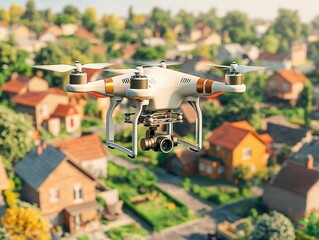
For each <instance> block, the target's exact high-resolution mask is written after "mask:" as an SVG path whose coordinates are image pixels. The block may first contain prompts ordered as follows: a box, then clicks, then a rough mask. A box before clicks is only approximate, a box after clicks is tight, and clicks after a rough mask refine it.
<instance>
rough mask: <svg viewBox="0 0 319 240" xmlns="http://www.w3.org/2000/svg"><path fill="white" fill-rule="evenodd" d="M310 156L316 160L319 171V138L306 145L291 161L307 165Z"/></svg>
mask: <svg viewBox="0 0 319 240" xmlns="http://www.w3.org/2000/svg"><path fill="white" fill-rule="evenodd" d="M308 154H311V155H312V156H313V158H314V166H315V167H316V168H317V169H319V138H315V139H313V140H312V141H311V142H309V143H305V144H304V145H303V146H302V147H301V148H300V150H299V151H298V152H296V153H294V154H292V156H290V159H291V160H293V161H297V162H300V163H303V164H305V163H306V162H307V159H308Z"/></svg>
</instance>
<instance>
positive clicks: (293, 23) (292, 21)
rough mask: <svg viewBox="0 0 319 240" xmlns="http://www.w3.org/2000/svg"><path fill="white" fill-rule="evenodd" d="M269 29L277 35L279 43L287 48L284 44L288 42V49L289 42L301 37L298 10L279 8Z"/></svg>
mask: <svg viewBox="0 0 319 240" xmlns="http://www.w3.org/2000/svg"><path fill="white" fill-rule="evenodd" d="M271 30H273V32H274V34H276V35H277V36H279V39H280V43H281V44H280V45H282V46H284V48H287V47H286V46H285V45H286V44H288V50H289V47H290V46H291V44H292V43H293V42H294V41H295V40H298V39H300V37H301V30H302V24H301V21H300V17H299V14H298V11H297V10H296V11H294V10H290V9H279V10H278V16H277V18H276V19H275V21H274V23H273V25H272V26H271Z"/></svg>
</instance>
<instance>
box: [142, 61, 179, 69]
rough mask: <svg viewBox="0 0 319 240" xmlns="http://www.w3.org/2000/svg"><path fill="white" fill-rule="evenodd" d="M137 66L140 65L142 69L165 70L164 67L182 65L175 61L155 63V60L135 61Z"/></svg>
mask: <svg viewBox="0 0 319 240" xmlns="http://www.w3.org/2000/svg"><path fill="white" fill-rule="evenodd" d="M137 63H138V64H141V65H142V66H143V67H164V68H166V66H177V65H180V64H182V63H181V62H177V61H160V62H158V61H156V60H152V61H137Z"/></svg>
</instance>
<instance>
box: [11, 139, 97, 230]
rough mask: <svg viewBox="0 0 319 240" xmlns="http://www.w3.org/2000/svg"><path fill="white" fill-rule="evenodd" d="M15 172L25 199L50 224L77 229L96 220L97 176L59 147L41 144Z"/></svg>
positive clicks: (21, 162) (18, 165) (19, 164)
mask: <svg viewBox="0 0 319 240" xmlns="http://www.w3.org/2000/svg"><path fill="white" fill-rule="evenodd" d="M15 172H16V174H17V175H18V176H19V177H20V178H21V180H22V198H23V200H25V201H28V202H31V203H34V204H37V205H38V207H39V209H40V212H41V215H42V216H43V217H44V219H45V220H46V221H47V222H48V223H49V226H50V227H53V226H57V225H62V226H64V227H65V228H66V229H67V230H68V231H70V232H75V231H77V230H79V229H80V228H81V227H84V226H86V225H89V224H93V223H94V221H95V220H96V218H97V209H98V204H97V202H96V185H97V184H96V178H95V177H94V176H93V175H92V174H91V173H89V172H88V171H87V170H85V169H84V168H83V167H81V166H80V165H79V164H77V163H76V161H74V160H73V158H72V157H70V156H67V155H65V154H64V153H63V152H62V151H61V150H59V149H58V148H55V147H53V146H51V145H49V144H47V143H46V142H43V143H41V144H39V145H38V146H36V147H35V148H33V149H32V150H31V151H30V152H29V153H28V154H27V155H26V156H25V157H23V158H22V159H21V161H20V162H19V163H18V164H17V165H16V166H15Z"/></svg>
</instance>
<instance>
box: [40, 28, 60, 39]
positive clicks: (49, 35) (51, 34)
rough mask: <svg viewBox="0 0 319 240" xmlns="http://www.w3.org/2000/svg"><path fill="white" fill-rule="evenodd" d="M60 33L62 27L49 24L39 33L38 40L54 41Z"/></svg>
mask: <svg viewBox="0 0 319 240" xmlns="http://www.w3.org/2000/svg"><path fill="white" fill-rule="evenodd" d="M62 34H63V32H62V29H61V28H60V27H59V26H57V25H51V26H49V27H47V28H46V29H44V30H43V31H42V32H41V33H40V34H39V40H40V41H41V42H56V41H57V39H58V38H59V37H60V36H62Z"/></svg>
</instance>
